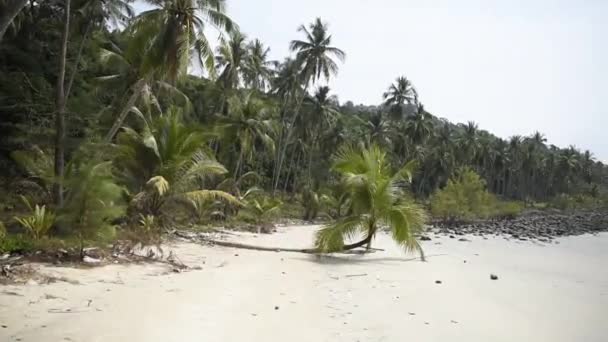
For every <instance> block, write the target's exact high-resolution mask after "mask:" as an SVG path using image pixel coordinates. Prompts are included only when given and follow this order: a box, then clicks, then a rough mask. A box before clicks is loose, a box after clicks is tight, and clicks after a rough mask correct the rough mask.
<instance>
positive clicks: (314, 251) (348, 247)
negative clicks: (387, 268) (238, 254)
mask: <svg viewBox="0 0 608 342" xmlns="http://www.w3.org/2000/svg"><path fill="white" fill-rule="evenodd" d="M174 234H175V235H177V236H179V237H181V238H185V239H188V240H193V239H194V238H193V237H192V236H190V235H188V234H183V233H182V232H180V231H176V232H175V233H174ZM199 238H200V241H203V242H207V243H211V244H214V245H218V246H223V247H231V248H241V249H250V250H255V251H265V252H294V253H305V254H322V253H324V252H322V251H320V250H319V249H317V248H279V247H262V246H254V245H248V244H244V243H238V242H229V241H221V240H213V239H207V238H203V237H199ZM371 240H372V237H371V235H370V236H368V237H366V238H365V239H363V240H361V241H359V242H355V243H353V244H350V245H344V247H343V248H342V250H340V251H335V252H334V253H339V252H344V251H349V250H352V249H355V248H358V247H363V246H365V245H368V244H370V242H371ZM377 250H379V251H381V249H372V248H371V247H370V248H367V249H366V252H367V253H370V252H372V251H377Z"/></svg>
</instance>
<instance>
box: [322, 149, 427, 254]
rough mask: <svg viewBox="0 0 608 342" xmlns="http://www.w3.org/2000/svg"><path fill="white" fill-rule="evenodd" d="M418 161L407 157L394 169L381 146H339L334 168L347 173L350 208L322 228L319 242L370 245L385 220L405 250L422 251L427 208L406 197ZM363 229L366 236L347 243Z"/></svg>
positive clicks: (328, 247)
mask: <svg viewBox="0 0 608 342" xmlns="http://www.w3.org/2000/svg"><path fill="white" fill-rule="evenodd" d="M414 165H415V163H413V162H410V163H407V164H406V165H405V166H404V167H402V168H401V169H399V170H398V171H397V172H393V171H391V170H390V163H389V161H388V157H387V155H386V153H385V152H384V151H382V150H381V149H380V147H378V146H376V145H373V146H371V147H369V148H367V149H364V150H357V149H354V148H352V147H345V148H342V149H340V150H339V152H338V154H337V156H336V159H335V162H334V170H336V171H337V172H339V173H340V174H341V175H342V178H343V180H344V182H345V184H346V187H347V192H348V194H349V198H350V199H351V204H350V208H349V214H348V215H347V216H345V217H343V218H340V219H338V220H336V221H335V222H334V223H331V224H329V225H327V226H325V227H323V228H322V229H321V230H319V231H318V232H317V236H316V242H315V244H316V247H317V248H318V249H319V250H321V251H325V252H333V251H340V250H346V249H352V248H356V247H360V246H364V245H367V247H368V248H370V246H371V243H372V240H373V238H374V236H375V234H376V233H377V232H378V231H379V230H380V229H382V227H383V226H386V227H387V228H388V229H389V230H390V231H391V234H392V237H393V239H394V240H395V241H396V242H397V243H398V244H399V245H401V246H403V247H404V248H405V250H406V251H418V252H419V253H420V255H421V257H424V254H423V252H422V249H421V247H420V245H419V244H418V241H417V239H416V236H417V234H419V233H420V232H421V231H422V229H423V227H424V221H425V217H426V215H425V213H424V210H423V209H422V208H421V207H420V206H419V205H417V204H416V203H414V202H413V201H411V200H408V199H407V196H406V193H405V190H404V187H405V185H406V184H407V183H409V182H410V181H411V178H412V172H413V169H414ZM359 233H362V234H363V235H364V238H363V240H361V241H359V242H356V243H353V244H350V245H345V243H344V240H345V238H352V237H355V236H356V235H358V234H359Z"/></svg>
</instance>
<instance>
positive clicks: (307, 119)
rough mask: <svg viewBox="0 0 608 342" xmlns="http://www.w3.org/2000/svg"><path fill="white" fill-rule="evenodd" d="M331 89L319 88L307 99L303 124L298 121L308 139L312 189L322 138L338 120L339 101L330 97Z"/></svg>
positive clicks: (309, 181) (309, 176)
mask: <svg viewBox="0 0 608 342" xmlns="http://www.w3.org/2000/svg"><path fill="white" fill-rule="evenodd" d="M329 92H330V88H329V87H327V86H321V87H319V88H318V89H317V90H316V92H315V94H314V95H313V96H312V97H309V98H307V99H306V100H305V101H306V104H307V105H308V106H307V107H309V108H307V110H306V114H307V115H305V116H300V118H302V119H301V121H302V122H298V121H296V126H300V127H303V128H304V129H305V134H306V136H307V137H308V139H307V140H308V144H307V145H308V147H309V148H308V150H309V151H308V187H309V188H310V187H312V161H313V156H314V155H315V154H316V153H317V152H318V150H319V142H320V141H319V140H320V136H321V135H322V134H323V133H324V132H326V131H327V130H328V129H330V128H331V127H332V126H333V125H334V123H335V122H336V120H337V119H338V115H339V113H338V111H337V109H336V108H337V106H338V101H337V98H336V97H335V96H329Z"/></svg>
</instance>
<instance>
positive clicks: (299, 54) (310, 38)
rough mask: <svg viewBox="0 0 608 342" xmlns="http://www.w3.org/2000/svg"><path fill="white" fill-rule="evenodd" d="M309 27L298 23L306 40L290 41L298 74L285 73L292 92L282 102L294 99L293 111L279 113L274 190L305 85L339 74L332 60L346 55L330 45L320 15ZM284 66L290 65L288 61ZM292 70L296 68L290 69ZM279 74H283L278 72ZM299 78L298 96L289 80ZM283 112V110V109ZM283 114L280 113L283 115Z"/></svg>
mask: <svg viewBox="0 0 608 342" xmlns="http://www.w3.org/2000/svg"><path fill="white" fill-rule="evenodd" d="M309 28H310V30H309V29H307V28H306V26H304V25H301V26H300V27H299V28H298V31H299V32H303V33H304V34H305V36H306V39H305V40H292V41H291V43H290V46H289V47H290V49H291V51H293V52H296V59H295V62H296V68H297V69H296V70H298V69H299V70H298V71H297V74H294V75H286V76H287V78H286V80H290V82H289V83H287V84H288V85H290V87H289V88H288V89H289V90H291V94H290V95H289V96H288V97H286V98H284V99H285V100H290V101H286V102H284V103H283V105H284V106H285V107H287V106H288V105H290V104H293V103H292V102H291V101H294V102H295V108H294V110H293V111H292V113H293V115H292V116H291V117H287V116H282V118H283V121H284V122H283V126H282V127H283V130H284V131H283V132H281V134H280V135H279V152H278V154H277V161H276V166H275V177H274V187H273V188H274V190H276V188H277V187H278V184H279V178H280V175H281V169H282V167H283V162H284V159H285V155H286V153H287V147H288V146H289V143H290V140H291V139H292V138H293V134H294V131H295V122H296V120H297V119H298V116H299V115H300V107H301V105H302V102H303V101H304V98H305V97H306V93H307V91H306V90H307V89H308V86H309V85H310V83H311V81H312V83H314V82H315V81H317V80H318V79H320V78H321V76H323V77H324V78H325V79H326V80H329V78H330V77H331V76H332V75H335V74H337V73H338V64H337V63H336V61H334V58H336V59H338V60H339V61H344V60H345V58H346V54H345V53H344V51H342V50H340V49H338V48H337V47H334V46H331V39H332V36H331V35H329V34H328V28H327V24H325V23H323V22H322V21H321V18H317V19H316V20H315V21H314V22H313V23H312V24H310V25H309ZM286 66H290V65H289V64H288V65H286ZM289 71H295V70H289ZM280 76H284V75H283V74H282V72H280ZM294 78H295V80H297V81H298V83H300V84H303V85H304V89H303V91H301V95H299V93H300V90H301V87H300V86H298V85H296V86H295V87H294V84H293V83H292V82H291V80H293V79H294ZM282 112H283V113H284V112H285V110H282ZM283 113H282V115H283Z"/></svg>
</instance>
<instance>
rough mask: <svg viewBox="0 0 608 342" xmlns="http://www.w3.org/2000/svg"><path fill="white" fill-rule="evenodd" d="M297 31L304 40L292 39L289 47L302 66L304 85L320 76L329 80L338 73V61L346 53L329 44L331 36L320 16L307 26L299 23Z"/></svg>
mask: <svg viewBox="0 0 608 342" xmlns="http://www.w3.org/2000/svg"><path fill="white" fill-rule="evenodd" d="M298 31H299V32H303V33H304V35H305V36H306V38H305V40H292V41H291V43H290V45H289V48H290V50H291V51H293V52H295V53H296V60H297V61H298V62H299V63H300V65H301V66H302V74H303V76H304V77H303V79H304V84H305V87H307V86H308V83H309V82H310V81H312V82H313V83H314V82H315V81H316V80H318V79H320V78H321V77H323V78H325V79H326V80H329V78H330V77H331V76H334V75H336V74H337V73H338V63H336V61H335V60H334V59H337V60H338V61H340V62H344V60H345V59H346V53H344V51H342V50H340V49H338V48H337V47H334V46H331V40H332V36H331V35H330V34H329V33H328V27H327V24H326V23H324V22H323V21H321V18H317V19H315V21H314V22H313V23H312V24H310V25H309V28H306V26H304V25H301V26H300V27H299V28H298Z"/></svg>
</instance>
